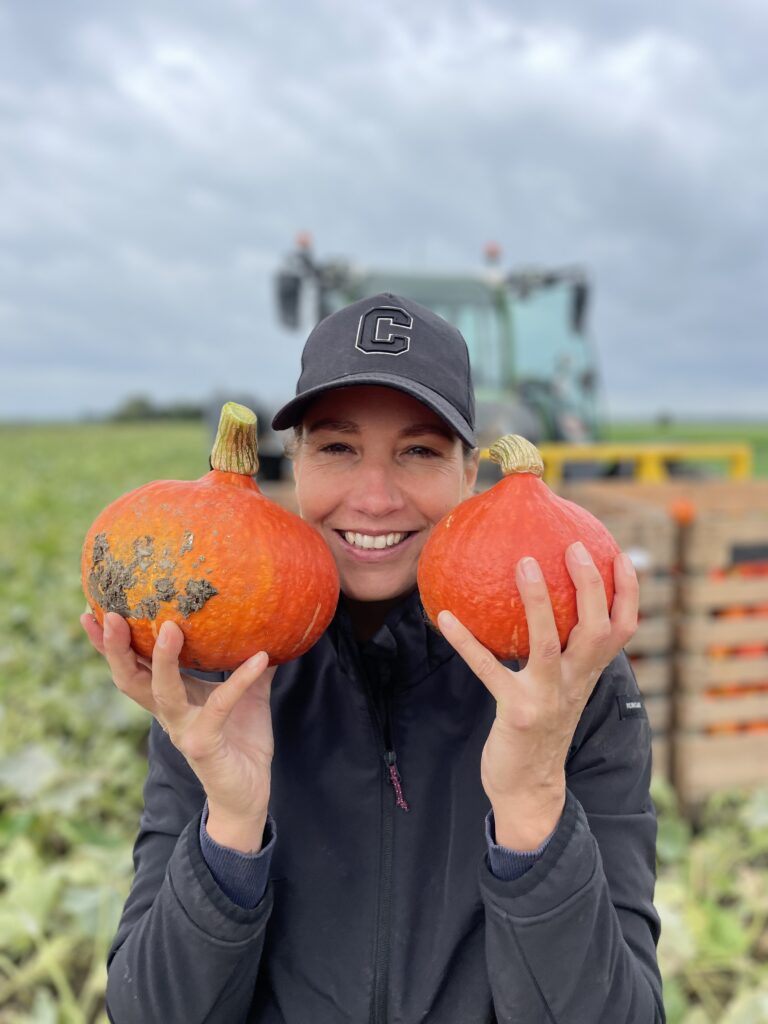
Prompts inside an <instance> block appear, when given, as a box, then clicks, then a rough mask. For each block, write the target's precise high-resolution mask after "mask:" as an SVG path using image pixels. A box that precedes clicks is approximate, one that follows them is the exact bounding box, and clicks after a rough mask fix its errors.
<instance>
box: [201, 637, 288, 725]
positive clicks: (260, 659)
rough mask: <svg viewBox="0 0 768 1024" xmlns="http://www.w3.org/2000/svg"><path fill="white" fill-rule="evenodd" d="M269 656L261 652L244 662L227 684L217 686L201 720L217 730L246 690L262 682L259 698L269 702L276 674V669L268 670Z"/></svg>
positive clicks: (206, 704)
mask: <svg viewBox="0 0 768 1024" xmlns="http://www.w3.org/2000/svg"><path fill="white" fill-rule="evenodd" d="M268 665H269V655H268V654H267V652H266V651H259V653H258V654H254V655H253V657H252V658H249V659H248V660H247V661H245V662H243V664H242V665H240V667H239V668H237V669H236V670H235V671H234V672H233V673H232V675H231V676H230V677H229V679H227V681H226V682H225V683H221V685H219V686H217V687H216V689H215V691H214V692H213V693H212V694H211V696H210V697H209V698H208V700H207V701H206V702H205V707H204V709H203V711H202V714H201V716H200V718H201V720H203V721H206V722H208V723H209V724H210V725H212V726H214V727H215V728H217V729H220V728H221V726H222V725H223V724H224V722H226V720H227V718H228V717H229V715H230V712H231V711H232V708H233V707H234V706H235V704H237V702H238V701H239V700H240V698H241V697H242V696H243V694H244V693H245V692H246V690H248V689H250V687H251V686H253V684H254V683H255V682H256V681H257V680H260V681H261V682H262V683H263V686H262V687H261V688H260V693H259V697H260V698H261V699H262V700H265V701H266V702H267V703H268V702H269V691H270V687H271V685H272V678H273V676H274V674H275V669H274V668H268Z"/></svg>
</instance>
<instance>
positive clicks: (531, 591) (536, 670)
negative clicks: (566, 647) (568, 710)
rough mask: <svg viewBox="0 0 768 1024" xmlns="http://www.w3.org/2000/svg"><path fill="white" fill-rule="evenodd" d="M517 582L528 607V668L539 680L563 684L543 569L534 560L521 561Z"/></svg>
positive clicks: (553, 622)
mask: <svg viewBox="0 0 768 1024" xmlns="http://www.w3.org/2000/svg"><path fill="white" fill-rule="evenodd" d="M515 581H516V583H517V589H518V590H519V591H520V597H521V598H522V599H523V606H524V607H525V618H526V621H527V623H528V638H529V641H530V654H529V656H528V667H530V669H531V672H532V674H533V676H534V678H536V679H540V680H541V681H542V682H550V683H556V682H558V681H559V680H560V674H561V673H560V637H559V636H558V632H557V625H556V624H555V613H554V612H553V611H552V601H551V600H550V597H549V591H548V590H547V584H546V582H545V581H544V577H543V575H542V572H541V567H540V566H539V563H538V562H537V561H536V559H535V558H521V559H520V561H519V562H518V563H517V567H516V570H515Z"/></svg>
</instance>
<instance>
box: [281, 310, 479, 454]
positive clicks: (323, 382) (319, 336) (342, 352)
mask: <svg viewBox="0 0 768 1024" xmlns="http://www.w3.org/2000/svg"><path fill="white" fill-rule="evenodd" d="M358 384H379V385H381V386H382V387H388V388H395V389H396V390H397V391H404V392H405V393H406V394H407V395H412V396H413V397H414V398H417V399H418V400H419V401H420V402H423V403H424V405H426V406H428V407H429V408H430V409H432V410H433V412H436V413H437V415H438V416H440V417H442V419H444V420H445V422H446V423H447V424H448V426H449V427H450V428H451V429H452V430H453V431H455V433H456V434H458V435H459V437H460V438H461V439H462V441H465V442H466V443H467V444H469V445H471V446H472V447H474V446H475V443H476V442H475V394H474V390H473V387H472V370H471V368H470V365H469V351H468V350H467V343H466V341H465V340H464V338H463V336H462V334H461V332H460V331H458V330H457V329H456V328H455V327H453V326H452V325H451V324H449V323H448V322H447V321H445V320H443V318H442V317H439V316H438V315H437V313H433V312H432V310H431V309H427V308H426V306H421V305H419V303H418V302H413V301H412V300H411V299H404V298H401V297H400V296H399V295H392V294H390V293H389V292H386V293H383V294H381V295H373V296H372V297H371V298H368V299H360V300H359V301H358V302H353V303H352V304H351V305H349V306H345V307H344V308H343V309H340V310H339V311H338V312H336V313H331V315H330V316H327V317H326V318H325V319H324V320H321V321H320V323H319V324H318V325H317V326H316V327H315V328H314V329H313V330H312V331H311V333H310V335H309V337H308V338H307V341H306V344H305V345H304V351H303V352H302V355H301V376H300V377H299V382H298V384H297V385H296V397H295V398H293V399H292V400H291V401H290V402H288V403H287V404H286V405H284V406H283V407H282V409H280V410H279V411H278V412H277V413H276V414H275V416H274V418H273V420H272V427H273V429H275V430H285V429H286V428H287V427H293V426H296V424H297V423H300V422H301V419H302V417H303V415H304V412H305V410H306V408H307V406H308V405H309V404H310V402H312V401H313V400H314V399H315V398H317V397H318V395H321V394H323V392H325V391H331V390H332V389H334V388H348V387H354V386H356V385H358Z"/></svg>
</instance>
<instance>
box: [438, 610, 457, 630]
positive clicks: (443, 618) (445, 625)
mask: <svg viewBox="0 0 768 1024" xmlns="http://www.w3.org/2000/svg"><path fill="white" fill-rule="evenodd" d="M455 622H456V618H455V617H454V616H453V615H452V614H451V612H449V611H447V610H445V611H442V612H440V613H439V614H438V616H437V624H438V626H439V627H440V629H451V628H452V627H453V624H454V623H455Z"/></svg>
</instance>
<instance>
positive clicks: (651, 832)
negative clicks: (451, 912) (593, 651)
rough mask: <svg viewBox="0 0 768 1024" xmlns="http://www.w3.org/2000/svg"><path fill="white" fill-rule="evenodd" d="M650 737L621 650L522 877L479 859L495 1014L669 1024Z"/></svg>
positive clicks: (580, 732) (579, 1023) (533, 1019)
mask: <svg viewBox="0 0 768 1024" xmlns="http://www.w3.org/2000/svg"><path fill="white" fill-rule="evenodd" d="M650 740H651V737H650V727H649V724H648V719H647V716H646V714H645V712H644V709H643V706H642V698H641V696H640V692H639V690H638V687H637V683H636V681H635V678H634V675H633V673H632V670H631V668H630V666H629V662H628V660H627V658H626V656H625V655H624V654H623V653H622V654H621V655H619V656H618V657H617V658H615V659H614V661H613V662H612V663H611V664H610V665H609V666H608V668H607V669H606V670H605V671H604V672H603V674H602V676H601V677H600V680H599V681H598V683H597V685H596V687H595V689H594V691H593V693H592V696H591V697H590V700H589V703H588V704H587V707H586V708H585V710H584V713H583V715H582V718H581V721H580V722H579V726H578V728H577V730H576V733H575V735H574V739H573V743H572V745H571V749H570V752H569V755H568V759H567V762H566V780H567V794H566V802H565V808H564V811H563V815H562V817H561V819H560V822H559V823H558V825H557V828H556V829H555V832H554V835H553V836H552V838H551V840H550V842H549V844H548V846H547V848H546V849H545V850H544V852H543V854H542V855H541V857H540V858H539V859H538V860H537V861H536V863H535V864H534V865H533V866H532V867H531V868H530V869H529V870H528V871H527V872H526V873H525V874H524V875H522V876H521V877H520V878H518V879H515V880H512V881H503V880H501V879H499V878H496V877H495V876H494V875H493V873H492V871H491V870H490V866H489V863H488V859H487V857H485V858H484V859H483V862H482V863H481V865H480V888H481V894H482V898H483V902H484V904H485V918H486V960H487V966H488V976H489V980H490V983H491V988H492V992H493V1000H494V1008H495V1011H496V1016H497V1019H498V1020H499V1022H500V1024H501V1022H509V1024H513V1022H516V1021H526V1024H539V1022H541V1024H545V1022H546V1024H616V1022H617V1021H621V1022H622V1024H663V1022H664V1021H665V1019H666V1018H665V1015H664V1008H663V1004H662V994H661V992H662V986H661V977H660V973H659V969H658V964H657V959H656V946H657V943H658V939H659V933H660V923H659V918H658V915H657V913H656V910H655V908H654V906H653V895H654V888H655V881H656V813H655V808H654V806H653V802H652V800H651V797H650V794H649V785H650V774H651V742H650Z"/></svg>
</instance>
